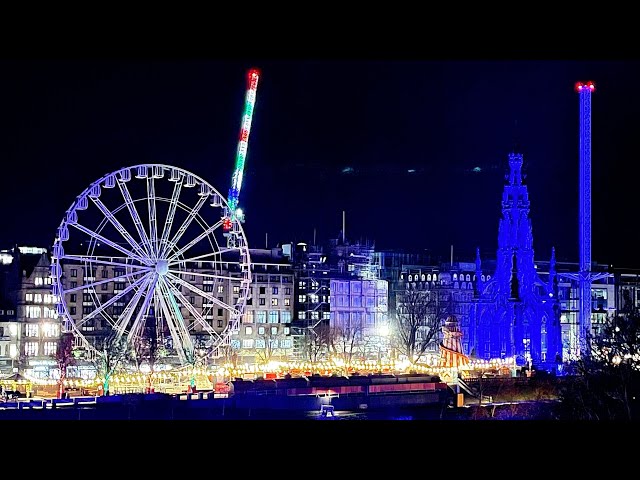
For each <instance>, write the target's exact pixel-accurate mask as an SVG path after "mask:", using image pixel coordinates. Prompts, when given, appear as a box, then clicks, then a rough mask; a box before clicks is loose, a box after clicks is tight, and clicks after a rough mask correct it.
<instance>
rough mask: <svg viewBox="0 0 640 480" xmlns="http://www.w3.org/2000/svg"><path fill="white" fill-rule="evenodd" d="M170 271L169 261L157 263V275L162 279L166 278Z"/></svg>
mask: <svg viewBox="0 0 640 480" xmlns="http://www.w3.org/2000/svg"><path fill="white" fill-rule="evenodd" d="M168 271H169V260H158V263H156V273H157V274H158V275H160V276H161V277H163V276H165V275H166V274H167V272H168Z"/></svg>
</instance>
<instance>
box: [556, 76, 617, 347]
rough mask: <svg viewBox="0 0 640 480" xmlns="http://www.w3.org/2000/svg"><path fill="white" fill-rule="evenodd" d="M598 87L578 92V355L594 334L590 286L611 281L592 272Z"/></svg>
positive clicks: (579, 88) (583, 86)
mask: <svg viewBox="0 0 640 480" xmlns="http://www.w3.org/2000/svg"><path fill="white" fill-rule="evenodd" d="M595 89H596V87H595V85H594V83H593V82H586V83H582V82H578V83H577V84H576V91H577V92H578V94H579V95H580V145H579V148H580V179H579V182H580V185H579V195H580V197H579V199H578V202H579V212H578V246H579V255H580V261H579V271H578V272H577V273H576V274H565V275H564V276H566V277H569V278H571V279H573V280H576V281H577V282H578V289H579V291H580V294H579V299H578V311H579V312H578V315H579V316H578V325H579V332H578V335H579V338H578V345H577V348H578V352H577V353H578V355H581V354H584V353H586V352H587V349H586V344H585V341H586V339H587V338H588V336H589V335H590V333H591V283H592V282H593V281H595V280H599V279H602V278H606V277H608V276H609V275H610V274H608V273H592V272H591V94H592V93H593V92H594V91H595Z"/></svg>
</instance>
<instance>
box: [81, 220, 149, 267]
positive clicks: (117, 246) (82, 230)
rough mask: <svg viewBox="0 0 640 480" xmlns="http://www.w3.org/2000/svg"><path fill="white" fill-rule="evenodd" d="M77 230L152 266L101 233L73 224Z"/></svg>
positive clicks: (144, 259)
mask: <svg viewBox="0 0 640 480" xmlns="http://www.w3.org/2000/svg"><path fill="white" fill-rule="evenodd" d="M72 225H73V226H74V227H75V228H77V229H78V230H80V231H81V232H84V233H86V234H87V235H89V236H91V237H93V238H95V239H96V240H98V241H99V242H102V243H104V244H105V245H109V246H110V247H111V248H115V249H116V250H118V251H119V252H122V253H124V254H125V255H127V256H129V257H131V258H134V259H136V260H138V261H139V262H140V263H144V264H145V265H150V264H151V263H150V261H149V260H148V259H146V258H142V257H140V256H139V255H136V254H135V253H133V252H132V251H131V250H127V249H126V248H124V247H122V246H120V245H118V244H117V243H115V242H112V241H111V240H109V239H108V238H106V237H103V236H102V235H100V234H99V233H96V232H94V231H93V230H90V229H88V228H87V227H85V226H84V225H80V224H79V223H73V224H72Z"/></svg>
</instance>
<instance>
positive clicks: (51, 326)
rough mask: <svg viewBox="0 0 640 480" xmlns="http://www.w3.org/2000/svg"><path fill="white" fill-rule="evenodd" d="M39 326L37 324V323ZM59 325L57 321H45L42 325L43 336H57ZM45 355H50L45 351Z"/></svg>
mask: <svg viewBox="0 0 640 480" xmlns="http://www.w3.org/2000/svg"><path fill="white" fill-rule="evenodd" d="M36 326H37V325H36ZM59 327H60V326H59V325H57V324H55V323H45V324H43V325H42V336H43V337H57V336H58V333H59V330H58V329H59ZM45 355H48V354H47V353H45Z"/></svg>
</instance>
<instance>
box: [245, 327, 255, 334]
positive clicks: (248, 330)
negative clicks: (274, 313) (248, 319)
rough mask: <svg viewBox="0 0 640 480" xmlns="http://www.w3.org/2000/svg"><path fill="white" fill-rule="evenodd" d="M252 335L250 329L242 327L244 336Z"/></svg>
mask: <svg viewBox="0 0 640 480" xmlns="http://www.w3.org/2000/svg"><path fill="white" fill-rule="evenodd" d="M252 333H253V328H251V327H244V334H245V335H251V334H252Z"/></svg>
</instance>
